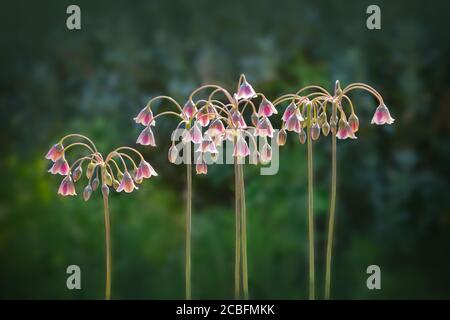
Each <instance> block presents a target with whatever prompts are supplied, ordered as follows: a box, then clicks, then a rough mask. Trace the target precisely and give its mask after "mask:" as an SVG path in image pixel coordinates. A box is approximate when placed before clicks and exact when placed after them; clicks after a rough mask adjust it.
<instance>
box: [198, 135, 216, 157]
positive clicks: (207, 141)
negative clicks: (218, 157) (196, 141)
mask: <svg viewBox="0 0 450 320" xmlns="http://www.w3.org/2000/svg"><path fill="white" fill-rule="evenodd" d="M197 151H199V152H208V153H211V154H218V153H219V151H218V150H217V148H216V145H215V144H214V141H213V140H212V139H211V137H209V136H206V135H205V138H204V139H203V141H202V143H201V144H200V145H199V147H198V149H197Z"/></svg>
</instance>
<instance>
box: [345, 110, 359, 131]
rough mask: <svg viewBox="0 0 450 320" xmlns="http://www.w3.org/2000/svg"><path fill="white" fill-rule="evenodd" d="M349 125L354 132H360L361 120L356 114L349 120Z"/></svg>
mask: <svg viewBox="0 0 450 320" xmlns="http://www.w3.org/2000/svg"><path fill="white" fill-rule="evenodd" d="M348 124H349V125H350V127H351V128H352V130H353V132H356V131H358V129H359V119H358V117H357V116H356V114H354V113H352V114H351V115H350V117H349V118H348Z"/></svg>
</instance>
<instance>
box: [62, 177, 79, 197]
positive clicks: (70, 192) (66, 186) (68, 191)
mask: <svg viewBox="0 0 450 320" xmlns="http://www.w3.org/2000/svg"><path fill="white" fill-rule="evenodd" d="M58 194H60V195H62V196H64V197H66V196H76V195H77V193H76V192H75V185H74V183H73V180H72V177H71V176H70V175H67V176H66V177H65V178H64V179H63V181H62V182H61V184H60V185H59V189H58Z"/></svg>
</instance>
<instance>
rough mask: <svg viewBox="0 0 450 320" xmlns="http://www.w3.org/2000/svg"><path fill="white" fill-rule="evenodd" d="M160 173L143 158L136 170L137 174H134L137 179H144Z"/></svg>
mask: <svg viewBox="0 0 450 320" xmlns="http://www.w3.org/2000/svg"><path fill="white" fill-rule="evenodd" d="M157 175H158V174H157V173H156V171H155V170H154V169H153V167H152V166H151V165H150V163H148V162H147V161H145V160H144V159H142V160H141V162H140V163H139V166H138V168H137V170H136V175H135V176H134V179H135V180H142V179H144V178H150V177H152V176H157Z"/></svg>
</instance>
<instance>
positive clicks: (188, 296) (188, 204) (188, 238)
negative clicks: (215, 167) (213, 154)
mask: <svg viewBox="0 0 450 320" xmlns="http://www.w3.org/2000/svg"><path fill="white" fill-rule="evenodd" d="M186 183H187V200H186V239H185V243H186V270H185V271H186V274H185V277H186V299H187V300H190V299H191V294H192V292H191V222H192V221H191V220H192V164H191V163H190V162H189V163H188V164H187V166H186Z"/></svg>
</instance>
